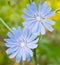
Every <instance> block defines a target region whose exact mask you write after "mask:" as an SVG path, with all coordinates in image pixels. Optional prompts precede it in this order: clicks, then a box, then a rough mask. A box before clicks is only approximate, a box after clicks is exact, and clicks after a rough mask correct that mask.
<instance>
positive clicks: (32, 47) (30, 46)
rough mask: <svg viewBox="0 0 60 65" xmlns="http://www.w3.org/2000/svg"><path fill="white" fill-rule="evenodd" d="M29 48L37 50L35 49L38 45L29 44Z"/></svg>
mask: <svg viewBox="0 0 60 65" xmlns="http://www.w3.org/2000/svg"><path fill="white" fill-rule="evenodd" d="M27 46H28V48H30V49H35V48H37V46H38V45H37V44H32V43H29V44H27Z"/></svg>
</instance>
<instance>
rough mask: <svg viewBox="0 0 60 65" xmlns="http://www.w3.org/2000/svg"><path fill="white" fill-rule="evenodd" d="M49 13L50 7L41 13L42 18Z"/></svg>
mask: <svg viewBox="0 0 60 65" xmlns="http://www.w3.org/2000/svg"><path fill="white" fill-rule="evenodd" d="M50 11H51V7H48V8H47V9H46V10H44V11H43V12H42V13H43V15H42V16H43V17H44V16H45V15H47V14H49V13H50Z"/></svg>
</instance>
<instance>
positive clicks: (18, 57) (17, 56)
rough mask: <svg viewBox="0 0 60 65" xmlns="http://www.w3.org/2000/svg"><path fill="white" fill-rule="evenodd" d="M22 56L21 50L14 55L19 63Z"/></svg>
mask: <svg viewBox="0 0 60 65" xmlns="http://www.w3.org/2000/svg"><path fill="white" fill-rule="evenodd" d="M21 58H22V50H19V53H18V54H17V55H16V62H17V63H19V62H20V60H21Z"/></svg>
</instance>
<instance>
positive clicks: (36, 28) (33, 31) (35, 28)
mask: <svg viewBox="0 0 60 65" xmlns="http://www.w3.org/2000/svg"><path fill="white" fill-rule="evenodd" d="M38 25H39V22H35V25H34V27H33V28H32V33H35V32H36V31H37V30H38Z"/></svg>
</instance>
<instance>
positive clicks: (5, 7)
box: [0, 0, 60, 65]
mask: <svg viewBox="0 0 60 65" xmlns="http://www.w3.org/2000/svg"><path fill="white" fill-rule="evenodd" d="M30 1H31V0H0V17H1V18H2V19H3V20H4V21H5V22H6V23H7V24H8V25H9V26H10V27H11V28H12V27H17V26H18V25H19V26H21V27H23V26H22V22H23V21H24V20H23V19H22V17H21V16H22V14H23V9H24V8H26V4H28V3H30ZM34 1H35V2H36V4H37V6H38V4H39V2H40V0H34ZM42 1H43V2H44V1H46V0H42ZM47 1H48V3H49V6H51V7H52V11H53V10H56V9H58V8H60V0H47ZM51 19H52V20H54V21H55V22H56V24H55V25H54V26H53V27H54V31H53V32H52V33H51V32H49V31H47V33H46V35H44V36H42V39H41V40H40V41H39V47H38V48H37V62H38V63H39V65H60V11H58V12H57V13H56V15H55V16H54V17H52V18H51ZM8 31H9V30H7V28H6V27H5V26H4V25H3V24H2V23H1V22H0V65H20V64H17V63H16V62H15V59H12V60H10V59H9V58H8V55H7V54H6V53H5V51H6V49H7V48H6V47H5V44H4V40H3V39H4V38H6V37H7V35H6V34H7V32H8ZM21 65H22V64H21ZM25 65H33V61H32V60H31V62H29V63H28V62H25Z"/></svg>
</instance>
